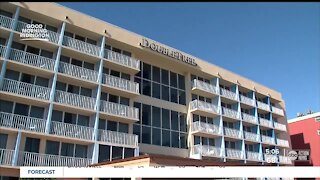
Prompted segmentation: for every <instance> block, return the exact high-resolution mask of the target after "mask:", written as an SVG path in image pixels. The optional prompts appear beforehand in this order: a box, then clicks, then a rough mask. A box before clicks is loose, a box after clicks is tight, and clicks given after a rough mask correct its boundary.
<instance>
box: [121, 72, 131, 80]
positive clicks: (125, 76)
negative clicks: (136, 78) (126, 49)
mask: <svg viewBox="0 0 320 180" xmlns="http://www.w3.org/2000/svg"><path fill="white" fill-rule="evenodd" d="M121 78H122V79H126V80H128V81H130V74H126V73H121Z"/></svg>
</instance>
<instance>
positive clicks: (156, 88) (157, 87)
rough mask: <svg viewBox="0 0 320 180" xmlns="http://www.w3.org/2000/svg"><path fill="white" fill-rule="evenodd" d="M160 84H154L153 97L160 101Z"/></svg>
mask: <svg viewBox="0 0 320 180" xmlns="http://www.w3.org/2000/svg"><path fill="white" fill-rule="evenodd" d="M160 90H161V89H160V84H158V83H152V97H154V98H157V99H160Z"/></svg>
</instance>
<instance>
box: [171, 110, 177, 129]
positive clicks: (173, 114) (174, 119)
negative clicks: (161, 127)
mask: <svg viewBox="0 0 320 180" xmlns="http://www.w3.org/2000/svg"><path fill="white" fill-rule="evenodd" d="M171 129H172V130H176V131H179V119H178V112H176V111H171Z"/></svg>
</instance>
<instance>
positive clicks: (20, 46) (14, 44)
mask: <svg viewBox="0 0 320 180" xmlns="http://www.w3.org/2000/svg"><path fill="white" fill-rule="evenodd" d="M12 48H13V49H18V50H21V51H24V49H25V45H24V44H22V43H18V42H15V41H13V42H12ZM12 55H13V53H11V54H10V57H11V56H12Z"/></svg>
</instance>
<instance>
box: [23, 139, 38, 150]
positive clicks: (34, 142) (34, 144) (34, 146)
mask: <svg viewBox="0 0 320 180" xmlns="http://www.w3.org/2000/svg"><path fill="white" fill-rule="evenodd" d="M39 145H40V139H36V138H30V137H27V139H26V142H25V147H24V151H27V152H34V153H39Z"/></svg>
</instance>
